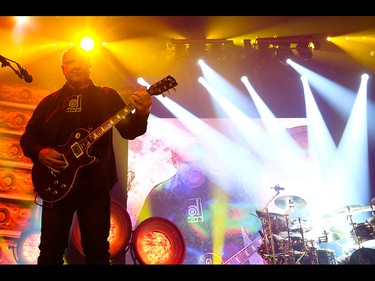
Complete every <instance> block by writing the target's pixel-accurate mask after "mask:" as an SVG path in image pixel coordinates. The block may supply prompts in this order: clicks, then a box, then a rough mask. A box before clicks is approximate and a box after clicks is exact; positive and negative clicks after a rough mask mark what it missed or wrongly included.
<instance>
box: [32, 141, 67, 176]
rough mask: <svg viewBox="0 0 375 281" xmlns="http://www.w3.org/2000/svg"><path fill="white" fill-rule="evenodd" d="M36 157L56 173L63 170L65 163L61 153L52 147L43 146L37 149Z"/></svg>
mask: <svg viewBox="0 0 375 281" xmlns="http://www.w3.org/2000/svg"><path fill="white" fill-rule="evenodd" d="M38 159H39V162H40V163H42V164H43V165H44V166H46V167H47V168H48V169H50V170H51V171H52V172H54V173H56V174H58V173H59V172H60V171H61V170H63V169H64V168H65V167H66V165H67V163H66V162H65V159H64V157H63V155H62V153H60V152H58V151H56V150H55V149H53V148H48V147H46V148H43V149H42V150H41V151H39V155H38Z"/></svg>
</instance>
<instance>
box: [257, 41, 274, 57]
mask: <svg viewBox="0 0 375 281" xmlns="http://www.w3.org/2000/svg"><path fill="white" fill-rule="evenodd" d="M258 54H259V56H260V57H261V58H262V59H264V60H269V59H270V58H272V57H273V51H272V48H271V47H270V45H269V44H260V45H259V47H258Z"/></svg>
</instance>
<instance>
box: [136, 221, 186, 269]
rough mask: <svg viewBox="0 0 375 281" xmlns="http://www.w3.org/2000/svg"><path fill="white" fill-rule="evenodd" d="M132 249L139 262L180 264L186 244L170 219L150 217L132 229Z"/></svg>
mask: <svg viewBox="0 0 375 281" xmlns="http://www.w3.org/2000/svg"><path fill="white" fill-rule="evenodd" d="M133 251H134V253H135V256H136V258H137V260H138V261H139V262H140V263H141V264H182V262H183V261H184V258H185V253H186V244H185V239H184V237H183V235H182V233H181V231H180V229H179V228H178V227H177V226H176V225H175V224H174V223H173V222H172V221H170V220H168V219H165V218H162V217H150V218H148V219H146V220H144V221H142V222H141V223H140V224H139V225H138V226H137V228H136V229H135V230H134V236H133Z"/></svg>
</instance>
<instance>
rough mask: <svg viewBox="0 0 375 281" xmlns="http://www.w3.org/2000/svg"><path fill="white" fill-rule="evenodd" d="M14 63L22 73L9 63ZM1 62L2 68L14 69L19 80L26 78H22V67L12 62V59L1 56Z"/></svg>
mask: <svg viewBox="0 0 375 281" xmlns="http://www.w3.org/2000/svg"><path fill="white" fill-rule="evenodd" d="M10 61H11V62H13V63H15V64H16V65H17V66H18V69H19V70H20V71H18V70H17V69H14V67H13V66H12V65H11V64H10V63H9V62H10ZM0 62H1V67H2V68H3V67H6V66H9V67H10V68H11V69H13V71H14V73H16V74H17V75H18V77H19V78H21V79H23V78H24V77H23V76H22V73H21V66H20V65H19V64H18V63H16V62H15V61H12V60H10V59H7V58H5V57H3V56H2V55H0Z"/></svg>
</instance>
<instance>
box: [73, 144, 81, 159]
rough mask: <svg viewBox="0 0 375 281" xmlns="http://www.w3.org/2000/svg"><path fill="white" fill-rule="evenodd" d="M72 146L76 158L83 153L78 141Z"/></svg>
mask: <svg viewBox="0 0 375 281" xmlns="http://www.w3.org/2000/svg"><path fill="white" fill-rule="evenodd" d="M70 148H71V149H72V151H73V153H74V155H75V157H76V158H79V157H80V156H81V155H82V154H83V150H82V149H81V147H80V146H79V144H78V143H77V142H75V143H74V144H73V145H72V146H71V147H70Z"/></svg>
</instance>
